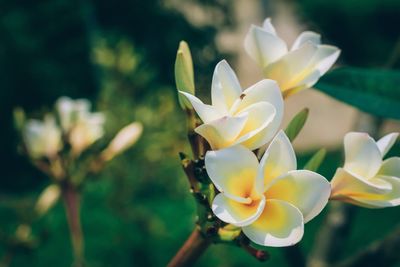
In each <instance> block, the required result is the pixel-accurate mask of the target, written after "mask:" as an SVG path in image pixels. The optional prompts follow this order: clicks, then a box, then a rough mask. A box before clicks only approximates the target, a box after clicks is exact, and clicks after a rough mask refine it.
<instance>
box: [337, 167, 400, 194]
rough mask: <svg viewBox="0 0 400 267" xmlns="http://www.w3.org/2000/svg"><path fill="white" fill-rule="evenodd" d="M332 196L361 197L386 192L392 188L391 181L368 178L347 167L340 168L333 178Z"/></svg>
mask: <svg viewBox="0 0 400 267" xmlns="http://www.w3.org/2000/svg"><path fill="white" fill-rule="evenodd" d="M331 185H332V198H335V199H338V198H341V197H342V196H345V197H361V196H363V195H369V194H385V193H388V192H390V191H391V190H392V186H391V185H390V183H387V182H386V181H384V180H381V179H377V178H373V179H370V180H367V179H365V178H363V177H359V176H358V175H357V174H354V173H350V172H348V171H346V170H345V169H342V168H338V169H337V170H336V173H335V175H334V177H333V178H332V180H331Z"/></svg>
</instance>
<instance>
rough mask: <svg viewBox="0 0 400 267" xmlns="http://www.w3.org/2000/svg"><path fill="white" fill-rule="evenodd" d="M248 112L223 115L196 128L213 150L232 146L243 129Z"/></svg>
mask: <svg viewBox="0 0 400 267" xmlns="http://www.w3.org/2000/svg"><path fill="white" fill-rule="evenodd" d="M247 119H248V114H247V113H243V114H241V115H240V116H236V117H227V116H225V117H222V118H220V119H218V120H215V121H212V122H209V123H205V124H202V125H200V126H199V127H197V128H196V129H195V132H196V133H198V134H199V135H201V136H203V137H204V138H205V139H206V140H207V142H208V143H209V144H210V146H211V148H212V149H213V150H217V149H221V148H225V147H228V146H231V145H232V144H233V143H234V142H235V140H236V138H237V137H238V135H239V134H240V133H241V131H242V130H243V127H244V126H245V124H246V121H247Z"/></svg>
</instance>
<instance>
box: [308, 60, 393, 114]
mask: <svg viewBox="0 0 400 267" xmlns="http://www.w3.org/2000/svg"><path fill="white" fill-rule="evenodd" d="M314 87H315V88H316V89H317V90H319V91H321V92H324V93H326V94H328V95H330V96H332V97H334V98H336V99H338V100H340V101H342V102H345V103H347V104H349V105H352V106H354V107H356V108H358V109H360V110H362V111H365V112H368V113H372V114H374V115H377V116H382V117H387V118H394V119H400V71H395V70H380V69H361V68H350V67H346V68H340V69H336V70H333V71H331V72H330V73H328V74H326V75H325V76H323V77H322V78H321V79H320V81H319V82H318V83H317V84H316V85H315V86H314Z"/></svg>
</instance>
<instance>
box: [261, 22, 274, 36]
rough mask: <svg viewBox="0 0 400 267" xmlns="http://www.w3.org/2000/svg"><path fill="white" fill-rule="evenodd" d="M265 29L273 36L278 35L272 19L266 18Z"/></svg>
mask: <svg viewBox="0 0 400 267" xmlns="http://www.w3.org/2000/svg"><path fill="white" fill-rule="evenodd" d="M263 29H264V30H265V31H267V32H269V33H271V34H273V35H276V31H275V27H274V26H273V25H272V23H271V18H266V19H265V20H264V22H263Z"/></svg>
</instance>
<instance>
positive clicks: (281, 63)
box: [264, 42, 317, 91]
mask: <svg viewBox="0 0 400 267" xmlns="http://www.w3.org/2000/svg"><path fill="white" fill-rule="evenodd" d="M316 51H317V46H316V45H314V44H312V43H310V42H307V43H306V44H304V45H302V46H301V47H300V48H299V49H296V50H294V51H290V52H289V53H287V54H286V55H284V56H283V57H282V58H280V59H279V60H278V61H276V62H274V63H272V64H270V65H268V66H267V67H266V68H264V74H265V77H266V78H269V79H272V80H275V81H277V82H278V84H279V87H280V89H281V90H282V91H286V90H289V89H292V88H294V87H297V86H299V85H301V82H302V81H303V80H304V79H305V78H306V77H307V76H309V75H310V74H311V72H312V69H311V68H309V66H310V62H311V59H312V58H313V56H314V55H315V53H316Z"/></svg>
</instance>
